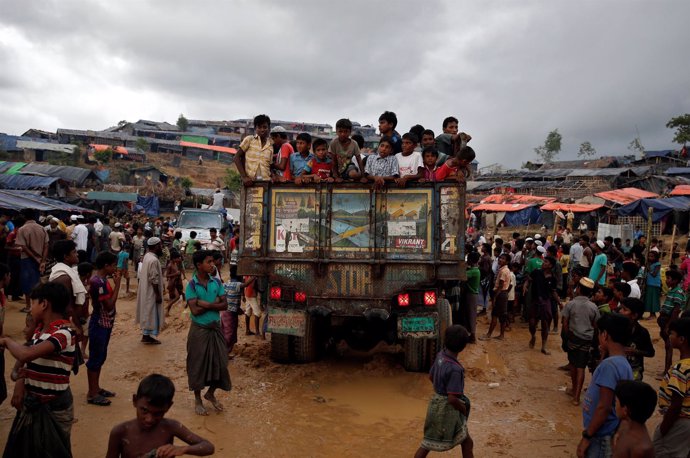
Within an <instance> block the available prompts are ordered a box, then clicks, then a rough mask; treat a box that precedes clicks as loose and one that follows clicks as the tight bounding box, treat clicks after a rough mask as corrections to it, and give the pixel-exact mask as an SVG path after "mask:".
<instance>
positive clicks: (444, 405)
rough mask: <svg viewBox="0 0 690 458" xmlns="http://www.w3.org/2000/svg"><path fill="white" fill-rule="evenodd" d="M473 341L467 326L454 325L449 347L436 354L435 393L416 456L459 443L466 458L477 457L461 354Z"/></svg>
mask: <svg viewBox="0 0 690 458" xmlns="http://www.w3.org/2000/svg"><path fill="white" fill-rule="evenodd" d="M469 340H470V334H469V333H468V332H467V329H465V328H464V327H462V326H460V325H457V324H456V325H454V326H450V327H449V328H447V329H446V333H445V348H444V349H443V350H442V351H441V352H439V354H438V355H436V360H435V361H434V364H433V366H431V370H430V371H429V378H430V379H431V383H432V384H433V385H434V396H433V397H432V398H431V400H430V401H429V407H428V409H427V412H426V421H425V422H424V440H422V444H421V445H420V446H419V448H418V449H417V453H415V455H414V456H415V458H424V457H426V456H427V455H428V454H429V451H431V450H433V451H435V452H445V451H448V450H450V449H452V448H455V447H457V446H458V445H460V446H461V448H462V456H463V458H471V457H473V456H474V451H473V448H474V443H473V442H472V438H471V437H470V434H469V432H468V431H467V417H468V416H469V413H470V400H469V399H468V398H467V397H466V396H465V394H464V392H465V368H464V367H462V364H460V363H459V362H458V355H459V354H460V352H461V351H462V350H464V349H465V347H466V346H467V343H468V342H469Z"/></svg>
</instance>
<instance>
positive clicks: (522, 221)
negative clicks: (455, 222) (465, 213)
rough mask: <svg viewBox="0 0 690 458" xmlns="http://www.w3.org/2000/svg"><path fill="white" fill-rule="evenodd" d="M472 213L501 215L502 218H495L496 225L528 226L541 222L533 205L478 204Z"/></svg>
mask: <svg viewBox="0 0 690 458" xmlns="http://www.w3.org/2000/svg"><path fill="white" fill-rule="evenodd" d="M472 211H473V212H482V211H483V212H495V213H503V214H504V216H503V218H500V217H499V218H496V223H500V222H501V221H503V222H504V223H505V225H506V226H528V225H530V224H536V223H539V222H541V212H540V211H539V207H538V206H537V205H535V204H479V205H477V206H475V207H474V208H472Z"/></svg>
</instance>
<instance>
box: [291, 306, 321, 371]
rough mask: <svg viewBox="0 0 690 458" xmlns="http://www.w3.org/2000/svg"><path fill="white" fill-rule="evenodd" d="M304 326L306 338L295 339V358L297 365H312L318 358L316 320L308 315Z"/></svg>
mask: <svg viewBox="0 0 690 458" xmlns="http://www.w3.org/2000/svg"><path fill="white" fill-rule="evenodd" d="M305 320H306V321H305V325H304V337H293V339H294V349H293V356H294V361H295V362H296V363H311V362H314V361H316V359H317V357H318V349H317V345H316V342H317V339H316V326H315V324H316V323H315V322H316V319H315V318H314V317H313V316H311V315H307V316H306V318H305Z"/></svg>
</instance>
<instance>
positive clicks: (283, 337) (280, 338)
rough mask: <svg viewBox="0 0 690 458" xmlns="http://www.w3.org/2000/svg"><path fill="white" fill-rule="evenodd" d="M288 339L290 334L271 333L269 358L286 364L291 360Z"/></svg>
mask: <svg viewBox="0 0 690 458" xmlns="http://www.w3.org/2000/svg"><path fill="white" fill-rule="evenodd" d="M290 340H292V336H289V335H287V334H276V333H275V332H272V333H271V359H272V360H273V361H274V362H276V363H283V364H287V363H289V362H290V361H291V358H290V343H291V342H290Z"/></svg>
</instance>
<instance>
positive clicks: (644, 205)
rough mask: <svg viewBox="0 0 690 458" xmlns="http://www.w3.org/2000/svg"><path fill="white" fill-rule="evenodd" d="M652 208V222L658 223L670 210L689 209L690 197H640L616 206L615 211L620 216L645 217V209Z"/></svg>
mask: <svg viewBox="0 0 690 458" xmlns="http://www.w3.org/2000/svg"><path fill="white" fill-rule="evenodd" d="M650 207H651V208H653V209H654V213H653V215H652V222H653V223H658V222H659V221H661V220H662V219H663V218H664V217H665V216H666V215H668V214H669V213H671V212H672V211H674V210H676V211H688V210H690V197H687V196H678V197H668V198H666V199H640V200H638V201H637V202H633V203H631V204H628V205H625V206H623V207H620V208H618V209H617V210H616V211H617V212H618V214H619V215H621V216H641V217H643V218H644V219H647V210H648V209H649V208H650Z"/></svg>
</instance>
